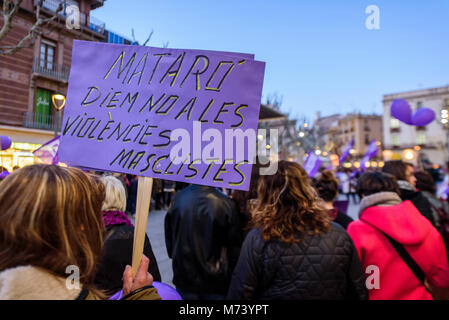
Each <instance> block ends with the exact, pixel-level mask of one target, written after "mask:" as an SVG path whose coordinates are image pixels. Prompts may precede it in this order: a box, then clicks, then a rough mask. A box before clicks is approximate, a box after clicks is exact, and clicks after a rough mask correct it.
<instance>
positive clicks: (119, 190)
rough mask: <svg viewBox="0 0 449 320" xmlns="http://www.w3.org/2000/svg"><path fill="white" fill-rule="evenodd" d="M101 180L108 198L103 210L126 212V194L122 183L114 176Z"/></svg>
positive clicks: (105, 200) (105, 199)
mask: <svg viewBox="0 0 449 320" xmlns="http://www.w3.org/2000/svg"><path fill="white" fill-rule="evenodd" d="M101 180H102V181H103V184H104V186H105V188H106V196H105V198H104V202H103V206H102V207H101V210H102V211H122V212H125V210H126V194H125V187H124V186H123V184H122V182H121V181H120V180H119V179H117V178H116V177H114V176H104V177H102V178H101Z"/></svg>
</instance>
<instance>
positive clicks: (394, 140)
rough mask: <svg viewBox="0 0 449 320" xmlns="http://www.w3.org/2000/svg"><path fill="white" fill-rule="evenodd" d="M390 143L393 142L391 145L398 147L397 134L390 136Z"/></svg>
mask: <svg viewBox="0 0 449 320" xmlns="http://www.w3.org/2000/svg"><path fill="white" fill-rule="evenodd" d="M391 143H392V144H393V146H395V147H398V146H399V144H400V141H399V135H397V134H395V135H392V136H391Z"/></svg>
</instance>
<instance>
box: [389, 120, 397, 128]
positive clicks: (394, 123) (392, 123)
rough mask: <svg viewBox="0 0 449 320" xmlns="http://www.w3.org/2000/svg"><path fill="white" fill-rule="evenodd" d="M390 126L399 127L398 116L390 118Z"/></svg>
mask: <svg viewBox="0 0 449 320" xmlns="http://www.w3.org/2000/svg"><path fill="white" fill-rule="evenodd" d="M390 128H391V129H396V128H399V120H398V119H396V118H391V119H390Z"/></svg>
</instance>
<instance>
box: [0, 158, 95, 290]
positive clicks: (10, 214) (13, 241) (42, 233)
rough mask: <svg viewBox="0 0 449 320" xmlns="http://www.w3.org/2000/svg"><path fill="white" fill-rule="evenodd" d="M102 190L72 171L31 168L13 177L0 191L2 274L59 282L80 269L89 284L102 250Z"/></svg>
mask: <svg viewBox="0 0 449 320" xmlns="http://www.w3.org/2000/svg"><path fill="white" fill-rule="evenodd" d="M103 199H104V186H103V184H102V183H101V181H100V180H99V179H98V178H96V177H95V176H92V175H89V174H86V173H84V172H83V171H81V170H79V169H75V168H63V167H58V166H54V165H44V164H38V165H31V166H27V167H24V168H22V169H20V170H16V171H14V172H13V173H12V174H10V175H9V176H8V177H7V178H6V179H5V180H3V181H2V183H1V188H0V243H1V246H0V271H3V270H5V269H9V268H13V267H17V266H25V265H30V266H35V267H40V268H43V269H45V270H47V271H48V272H50V273H52V274H55V275H57V276H60V277H64V278H65V277H67V274H66V272H65V271H66V268H67V266H69V265H76V266H78V267H79V269H80V283H81V284H82V285H83V287H84V288H86V289H88V290H92V291H94V292H95V288H94V286H93V280H94V277H95V274H96V271H97V267H98V262H99V258H100V254H101V250H102V245H103V230H104V226H103V217H102V214H101V204H102V202H103Z"/></svg>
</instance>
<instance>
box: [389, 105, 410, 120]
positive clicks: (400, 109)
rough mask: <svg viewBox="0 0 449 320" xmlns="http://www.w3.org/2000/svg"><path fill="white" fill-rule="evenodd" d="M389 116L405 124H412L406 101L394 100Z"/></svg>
mask: <svg viewBox="0 0 449 320" xmlns="http://www.w3.org/2000/svg"><path fill="white" fill-rule="evenodd" d="M390 111H391V115H392V116H393V117H395V118H396V119H398V120H401V121H402V122H405V123H406V124H413V123H412V109H411V108H410V105H409V104H408V102H407V101H405V100H403V99H397V100H394V101H393V103H392V104H391V107H390Z"/></svg>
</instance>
